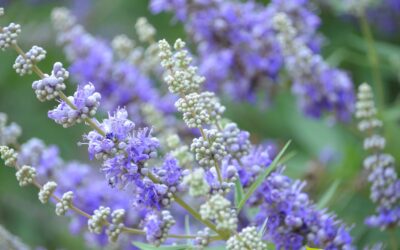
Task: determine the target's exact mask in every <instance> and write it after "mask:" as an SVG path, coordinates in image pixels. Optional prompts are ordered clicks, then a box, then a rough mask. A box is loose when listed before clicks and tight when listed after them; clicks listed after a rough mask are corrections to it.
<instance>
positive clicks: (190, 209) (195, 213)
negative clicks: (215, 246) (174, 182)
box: [174, 195, 229, 239]
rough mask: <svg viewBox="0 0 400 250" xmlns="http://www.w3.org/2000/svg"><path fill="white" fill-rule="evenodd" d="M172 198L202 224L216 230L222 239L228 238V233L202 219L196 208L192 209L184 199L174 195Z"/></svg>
mask: <svg viewBox="0 0 400 250" xmlns="http://www.w3.org/2000/svg"><path fill="white" fill-rule="evenodd" d="M174 199H175V202H176V203H178V204H179V205H180V206H181V207H183V208H184V209H186V211H187V212H188V213H189V214H191V215H192V216H193V217H194V218H195V219H196V220H198V221H200V222H201V223H203V224H204V225H206V226H207V227H209V228H210V229H211V230H213V231H214V232H216V233H217V234H218V235H219V236H220V237H221V238H222V239H228V238H229V235H227V234H226V233H223V232H221V231H219V230H218V229H217V227H216V226H215V225H214V224H213V223H212V222H211V221H209V220H204V219H203V218H201V215H200V214H199V213H198V212H197V211H196V210H194V209H193V208H192V207H191V206H189V205H188V204H187V203H186V202H185V201H183V200H182V199H181V198H179V197H178V196H176V195H174Z"/></svg>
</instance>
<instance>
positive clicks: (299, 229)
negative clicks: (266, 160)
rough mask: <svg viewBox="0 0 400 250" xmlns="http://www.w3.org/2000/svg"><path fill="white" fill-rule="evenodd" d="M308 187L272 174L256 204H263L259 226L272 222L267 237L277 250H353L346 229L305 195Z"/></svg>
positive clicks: (263, 186) (255, 201)
mask: <svg viewBox="0 0 400 250" xmlns="http://www.w3.org/2000/svg"><path fill="white" fill-rule="evenodd" d="M304 185H305V183H304V182H300V181H292V180H291V179H290V178H289V177H287V176H284V175H282V174H281V173H280V172H274V173H272V174H271V175H270V176H269V177H267V179H266V180H265V181H264V182H263V184H262V185H261V187H260V189H259V190H258V191H257V192H256V195H255V196H256V197H253V200H252V202H254V203H260V202H261V205H260V211H259V214H258V215H257V219H258V222H259V224H260V225H262V224H263V223H264V222H265V220H266V218H268V220H267V223H266V236H265V237H266V238H267V239H268V240H270V241H272V242H273V243H274V244H275V246H276V248H277V249H301V248H302V246H304V245H305V244H308V245H312V246H316V247H318V248H322V249H352V246H351V237H350V235H349V233H348V232H347V230H346V228H345V227H344V226H343V225H342V224H341V223H340V222H339V221H338V220H336V218H335V216H334V215H331V214H328V213H326V212H325V211H318V210H317V209H316V208H315V206H314V205H313V204H312V202H311V201H310V200H309V198H308V195H307V194H306V193H304V192H302V188H303V187H304Z"/></svg>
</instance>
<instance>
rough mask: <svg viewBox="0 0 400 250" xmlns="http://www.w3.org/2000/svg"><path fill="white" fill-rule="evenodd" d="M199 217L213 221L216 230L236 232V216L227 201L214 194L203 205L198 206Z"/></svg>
mask: <svg viewBox="0 0 400 250" xmlns="http://www.w3.org/2000/svg"><path fill="white" fill-rule="evenodd" d="M200 215H201V217H202V218H203V219H210V220H214V221H215V223H216V226H217V228H218V229H224V230H231V231H233V230H236V228H237V215H236V211H235V210H234V209H232V208H231V203H230V201H229V200H227V199H226V198H224V197H223V196H221V195H220V194H215V195H213V196H211V198H210V199H209V200H208V201H207V202H206V203H204V204H202V205H201V206H200Z"/></svg>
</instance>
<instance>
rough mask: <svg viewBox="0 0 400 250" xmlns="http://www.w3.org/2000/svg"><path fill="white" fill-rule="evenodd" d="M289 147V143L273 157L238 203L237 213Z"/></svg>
mask: <svg viewBox="0 0 400 250" xmlns="http://www.w3.org/2000/svg"><path fill="white" fill-rule="evenodd" d="M289 145H290V141H288V142H287V143H286V145H285V146H284V147H283V149H282V150H281V151H280V152H279V154H278V155H277V156H276V157H275V159H274V160H273V161H272V163H271V165H270V166H269V167H268V168H267V169H265V171H264V172H263V173H261V174H260V175H259V176H258V177H257V179H256V181H255V182H254V183H253V184H252V185H251V186H250V187H249V190H248V191H247V193H246V194H245V196H244V197H243V199H242V200H241V201H240V203H239V205H238V207H237V208H238V212H239V211H240V210H241V209H242V208H243V206H244V204H246V201H247V200H248V199H249V198H250V196H251V195H252V194H253V193H254V192H255V191H256V190H257V188H258V187H259V186H260V185H261V184H262V182H263V181H264V180H265V178H267V176H268V175H269V174H270V173H271V172H272V171H273V170H274V169H275V168H276V166H277V165H278V163H279V161H280V159H281V158H282V156H283V154H284V153H285V151H286V150H287V148H288V147H289Z"/></svg>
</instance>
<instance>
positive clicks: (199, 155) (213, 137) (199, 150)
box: [190, 129, 227, 168]
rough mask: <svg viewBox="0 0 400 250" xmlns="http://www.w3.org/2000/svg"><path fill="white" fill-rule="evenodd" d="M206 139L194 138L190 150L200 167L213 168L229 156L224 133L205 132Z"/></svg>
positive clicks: (215, 131) (212, 130)
mask: <svg viewBox="0 0 400 250" xmlns="http://www.w3.org/2000/svg"><path fill="white" fill-rule="evenodd" d="M204 132H205V137H206V138H203V137H199V138H194V139H193V142H192V144H191V146H190V150H191V151H192V152H194V153H195V157H196V160H197V162H198V163H199V164H200V166H203V167H205V168H211V167H212V166H214V165H215V164H216V163H218V161H221V160H222V159H223V158H224V156H225V155H226V154H227V152H226V150H225V146H224V138H223V136H222V133H221V132H219V131H218V130H216V129H210V130H205V131H204Z"/></svg>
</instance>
